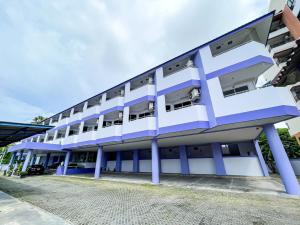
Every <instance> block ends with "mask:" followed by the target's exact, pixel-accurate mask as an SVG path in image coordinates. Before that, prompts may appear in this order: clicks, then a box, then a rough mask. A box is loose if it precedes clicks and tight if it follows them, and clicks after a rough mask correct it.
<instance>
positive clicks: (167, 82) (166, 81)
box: [157, 67, 200, 91]
mask: <svg viewBox="0 0 300 225" xmlns="http://www.w3.org/2000/svg"><path fill="white" fill-rule="evenodd" d="M189 80H200V77H199V73H198V69H197V68H195V67H186V68H185V69H182V70H179V71H178V72H175V73H172V74H170V75H168V76H166V77H163V76H162V75H161V76H158V77H157V91H160V90H164V89H166V88H169V87H172V86H175V85H177V84H181V83H184V82H186V81H189Z"/></svg>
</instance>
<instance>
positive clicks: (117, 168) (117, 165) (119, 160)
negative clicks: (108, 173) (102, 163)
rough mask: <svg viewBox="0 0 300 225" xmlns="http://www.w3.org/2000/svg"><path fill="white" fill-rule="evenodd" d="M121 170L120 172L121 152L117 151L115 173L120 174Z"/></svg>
mask: <svg viewBox="0 0 300 225" xmlns="http://www.w3.org/2000/svg"><path fill="white" fill-rule="evenodd" d="M121 170H122V152H121V151H117V158H116V172H121Z"/></svg>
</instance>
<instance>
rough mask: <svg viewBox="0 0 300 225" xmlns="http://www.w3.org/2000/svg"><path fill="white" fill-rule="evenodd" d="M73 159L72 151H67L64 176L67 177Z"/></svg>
mask: <svg viewBox="0 0 300 225" xmlns="http://www.w3.org/2000/svg"><path fill="white" fill-rule="evenodd" d="M70 157H71V151H67V154H66V158H65V162H64V173H63V175H67V170H68V165H69V161H70Z"/></svg>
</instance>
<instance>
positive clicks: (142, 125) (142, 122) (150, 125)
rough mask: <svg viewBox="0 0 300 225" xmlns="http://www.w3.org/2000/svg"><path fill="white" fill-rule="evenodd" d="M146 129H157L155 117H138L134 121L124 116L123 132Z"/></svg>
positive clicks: (128, 132)
mask: <svg viewBox="0 0 300 225" xmlns="http://www.w3.org/2000/svg"><path fill="white" fill-rule="evenodd" d="M126 108H128V107H126ZM124 116H125V115H124ZM144 130H156V118H155V117H146V118H143V119H137V120H133V121H128V116H126V117H124V122H123V134H130V133H134V132H139V131H144Z"/></svg>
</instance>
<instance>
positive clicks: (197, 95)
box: [190, 88, 201, 102]
mask: <svg viewBox="0 0 300 225" xmlns="http://www.w3.org/2000/svg"><path fill="white" fill-rule="evenodd" d="M200 97H201V91H200V89H199V88H194V89H193V90H191V92H190V100H191V101H192V102H195V101H197V100H200Z"/></svg>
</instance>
